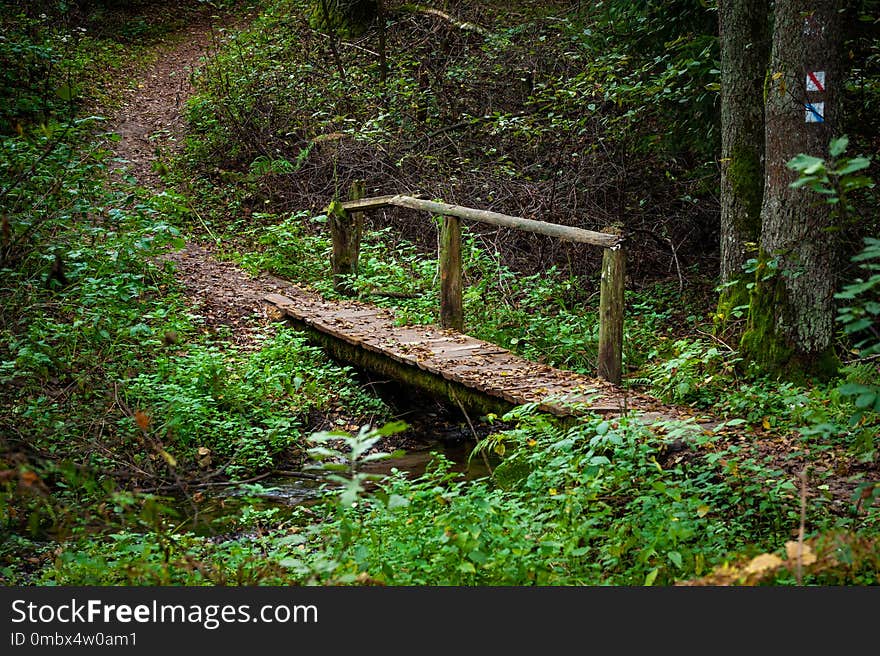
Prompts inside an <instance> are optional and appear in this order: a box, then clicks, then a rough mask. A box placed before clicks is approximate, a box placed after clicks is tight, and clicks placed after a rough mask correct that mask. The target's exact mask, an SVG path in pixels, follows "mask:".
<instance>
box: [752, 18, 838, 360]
mask: <svg viewBox="0 0 880 656" xmlns="http://www.w3.org/2000/svg"><path fill="white" fill-rule="evenodd" d="M839 6H840V0H823V1H820V0H811V1H808V0H791V1H788V2H777V3H776V5H775V13H774V35H773V48H772V54H771V61H770V76H769V77H768V81H767V90H766V104H765V133H764V138H765V186H764V198H763V203H762V208H761V251H760V257H759V262H760V264H759V267H758V272H757V279H756V282H755V285H754V287H753V289H752V293H751V297H750V306H749V319H748V325H747V330H746V333H745V334H744V335H743V339H742V351H743V354H744V355H745V356H746V358H747V359H748V360H749V361H751V362H752V363H754V364H756V365H758V366H759V367H760V368H761V369H762V370H763V371H766V372H768V373H773V374H777V375H785V376H786V377H801V376H807V375H819V376H825V375H828V374H830V373H832V372H833V371H834V369H835V367H836V359H835V358H834V352H833V337H834V290H835V268H836V262H837V257H836V256H837V248H836V245H835V239H834V236H835V233H834V231H833V225H832V222H833V218H832V217H833V215H832V212H831V206H830V205H828V204H827V203H826V202H825V201H824V198H823V197H822V196H819V195H817V194H816V193H815V192H812V191H810V190H808V189H806V188H800V189H792V188H791V187H790V186H789V185H790V184H791V182H793V181H794V180H795V179H796V174H795V172H794V171H792V170H791V169H789V168H788V167H787V166H786V164H787V163H788V162H789V161H790V160H791V158H792V157H794V156H795V155H797V154H799V153H807V154H809V155H813V156H816V157H827V156H828V143H829V140H830V139H831V137H832V136H834V134H833V132H834V130H835V129H836V128H837V126H838V125H839V118H840V117H839V107H840V93H841V91H842V85H843V80H842V79H841V69H842V66H841V63H842V57H841V53H840V52H839V50H840V45H841V26H840V24H839V20H838V17H839V15H840V14H839V12H838V9H839ZM821 74H824V76H823V75H821ZM823 77H824V81H822V78H823ZM808 80H811V81H812V84H808V82H807V81H808ZM816 80H819V81H821V84H819V85H818V88H816V87H817V84H816V83H815V81H816ZM811 87H812V88H811ZM817 103H824V105H819V104H817ZM808 105H812V107H813V108H814V109H815V110H816V111H817V112H818V114H817V113H813V111H811V110H810V109H809V107H808ZM819 115H821V117H822V120H821V121H818V122H817V119H818V118H819Z"/></svg>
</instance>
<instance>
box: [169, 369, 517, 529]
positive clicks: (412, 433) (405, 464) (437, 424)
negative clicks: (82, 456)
mask: <svg viewBox="0 0 880 656" xmlns="http://www.w3.org/2000/svg"><path fill="white" fill-rule="evenodd" d="M383 387H384V388H385V389H383V391H382V394H381V395H382V396H383V398H384V399H385V400H386V402H388V403H389V405H390V406H391V407H392V408H394V409H396V410H397V418H399V419H401V420H403V421H406V423H407V424H408V425H409V428H407V429H406V431H404V432H402V433H400V434H399V435H397V436H396V437H398V438H400V441H401V442H402V444H403V445H404V446H401V447H394V448H399V449H401V450H403V452H404V453H403V455H401V456H400V457H396V458H389V459H387V460H377V461H373V462H370V463H366V464H365V465H363V466H362V467H361V468H360V471H363V472H367V473H371V474H380V475H382V474H390V473H391V472H392V470H394V469H397V470H399V471H402V472H404V473H405V474H406V476H407V477H409V478H416V477H418V476H420V475H422V474H423V473H424V472H425V469H426V468H427V467H428V466H429V465H430V463H431V461H432V459H433V458H434V456H435V454H442V455H443V456H445V457H446V458H447V459H448V460H449V461H450V462H451V463H452V465H451V467H450V469H451V471H453V472H458V473H460V474H461V476H462V477H463V478H464V479H465V480H474V479H478V478H483V477H487V476H489V475H490V474H491V470H490V467H491V466H493V465H492V463H491V462H487V458H484V457H482V456H481V455H475V456H473V457H472V458H471V453H472V451H473V448H474V446H475V445H476V443H477V439H476V438H479V439H483V438H485V437H486V436H487V435H489V434H490V433H492V432H495V431H498V430H500V426H499V424H498V423H497V422H495V423H492V424H488V423H483V422H480V421H479V420H478V419H477V418H476V417H466V416H465V415H464V414H463V413H462V412H461V411H460V410H458V409H457V408H454V407H451V406H449V405H447V404H444V403H442V402H440V401H438V400H434V399H429V398H418V397H416V398H414V397H413V396H412V394H410V393H406V392H402V391H401V390H400V389H398V388H396V387H395V386H383ZM401 408H406V409H405V410H404V411H402V412H401ZM469 419H470V421H468V420H469ZM475 433H476V435H475ZM388 450H393V449H388ZM325 482H326V479H325V477H324V475H323V472H321V471H319V470H314V469H304V470H302V471H278V472H275V473H273V474H272V475H270V476H268V477H266V478H263V479H260V480H258V481H256V482H253V483H241V484H236V485H229V486H226V487H218V488H214V489H211V490H205V491H202V492H200V493H198V494H197V496H196V498H197V499H198V502H194V501H193V500H192V499H191V498H178V499H176V500H173V501H171V503H170V506H171V507H172V508H174V510H175V511H176V512H177V513H178V515H179V517H178V521H179V525H178V526H179V528H180V529H181V530H187V531H192V532H193V533H195V534H196V535H201V536H205V537H213V538H215V539H217V538H222V537H230V536H231V537H234V536H236V535H237V534H239V532H240V531H241V530H242V526H241V523H240V519H241V518H242V517H243V515H245V514H250V515H252V516H253V515H254V513H259V514H261V515H262V516H263V517H265V521H266V522H267V524H269V523H271V524H272V525H278V524H281V523H283V522H285V521H288V520H291V521H292V517H293V516H294V515H296V514H297V513H295V509H296V508H297V507H300V506H304V505H309V504H311V503H314V502H316V501H317V500H318V499H320V498H321V496H322V486H323V485H324V483H325ZM298 521H301V520H298ZM246 530H247V531H250V530H251V529H250V528H248V529H246Z"/></svg>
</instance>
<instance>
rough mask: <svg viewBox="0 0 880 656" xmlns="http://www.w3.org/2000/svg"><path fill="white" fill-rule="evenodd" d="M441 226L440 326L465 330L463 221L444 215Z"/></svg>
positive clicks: (460, 330)
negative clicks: (462, 264) (462, 273)
mask: <svg viewBox="0 0 880 656" xmlns="http://www.w3.org/2000/svg"><path fill="white" fill-rule="evenodd" d="M442 220H443V224H442V226H441V228H440V326H441V327H443V328H448V329H451V330H457V331H458V332H462V331H464V309H463V305H462V299H461V221H460V220H459V218H458V217H455V216H444V217H443V219H442Z"/></svg>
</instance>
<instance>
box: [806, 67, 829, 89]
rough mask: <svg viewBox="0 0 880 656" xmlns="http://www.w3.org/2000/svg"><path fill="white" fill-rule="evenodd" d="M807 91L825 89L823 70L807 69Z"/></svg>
mask: <svg viewBox="0 0 880 656" xmlns="http://www.w3.org/2000/svg"><path fill="white" fill-rule="evenodd" d="M807 91H825V71H807Z"/></svg>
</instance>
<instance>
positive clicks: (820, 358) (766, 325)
mask: <svg viewBox="0 0 880 656" xmlns="http://www.w3.org/2000/svg"><path fill="white" fill-rule="evenodd" d="M768 261H769V258H768V257H767V256H766V254H762V255H761V258H760V261H759V264H758V268H757V271H756V273H755V275H756V279H755V285H754V286H753V287H752V290H751V293H750V295H749V314H748V321H747V325H746V330H745V332H744V333H743V336H742V339H741V340H740V351H741V353H742V354H743V356H744V360H745V362H747V363H748V365H749V368H750V369H751V370H752V373H755V374H764V375H766V374H769V375H771V376H773V377H775V378H779V379H785V380H789V381H792V382H794V383H801V384H802V383H806V382H808V381H809V380H810V379H819V380H823V381H827V380H829V379H831V378H833V377H834V376H835V375H836V374H837V371H838V369H839V367H840V361H839V359H838V358H837V356H836V354H835V353H834V349H833V347H832V346H829V347H828V348H827V349H825V350H823V351H821V352H818V353H798V352H797V350H796V348H795V346H794V345H793V344H792V343H791V342H790V340H789V339H788V337H787V336H786V335H785V333H784V332H783V326H784V323H783V322H784V318H783V317H782V316H781V314H780V313H781V312H784V310H785V308H786V307H787V306H788V299H787V291H786V288H785V281H784V279H783V277H782V276H781V275H772V276H768V275H767V271H768V265H767V263H768Z"/></svg>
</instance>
